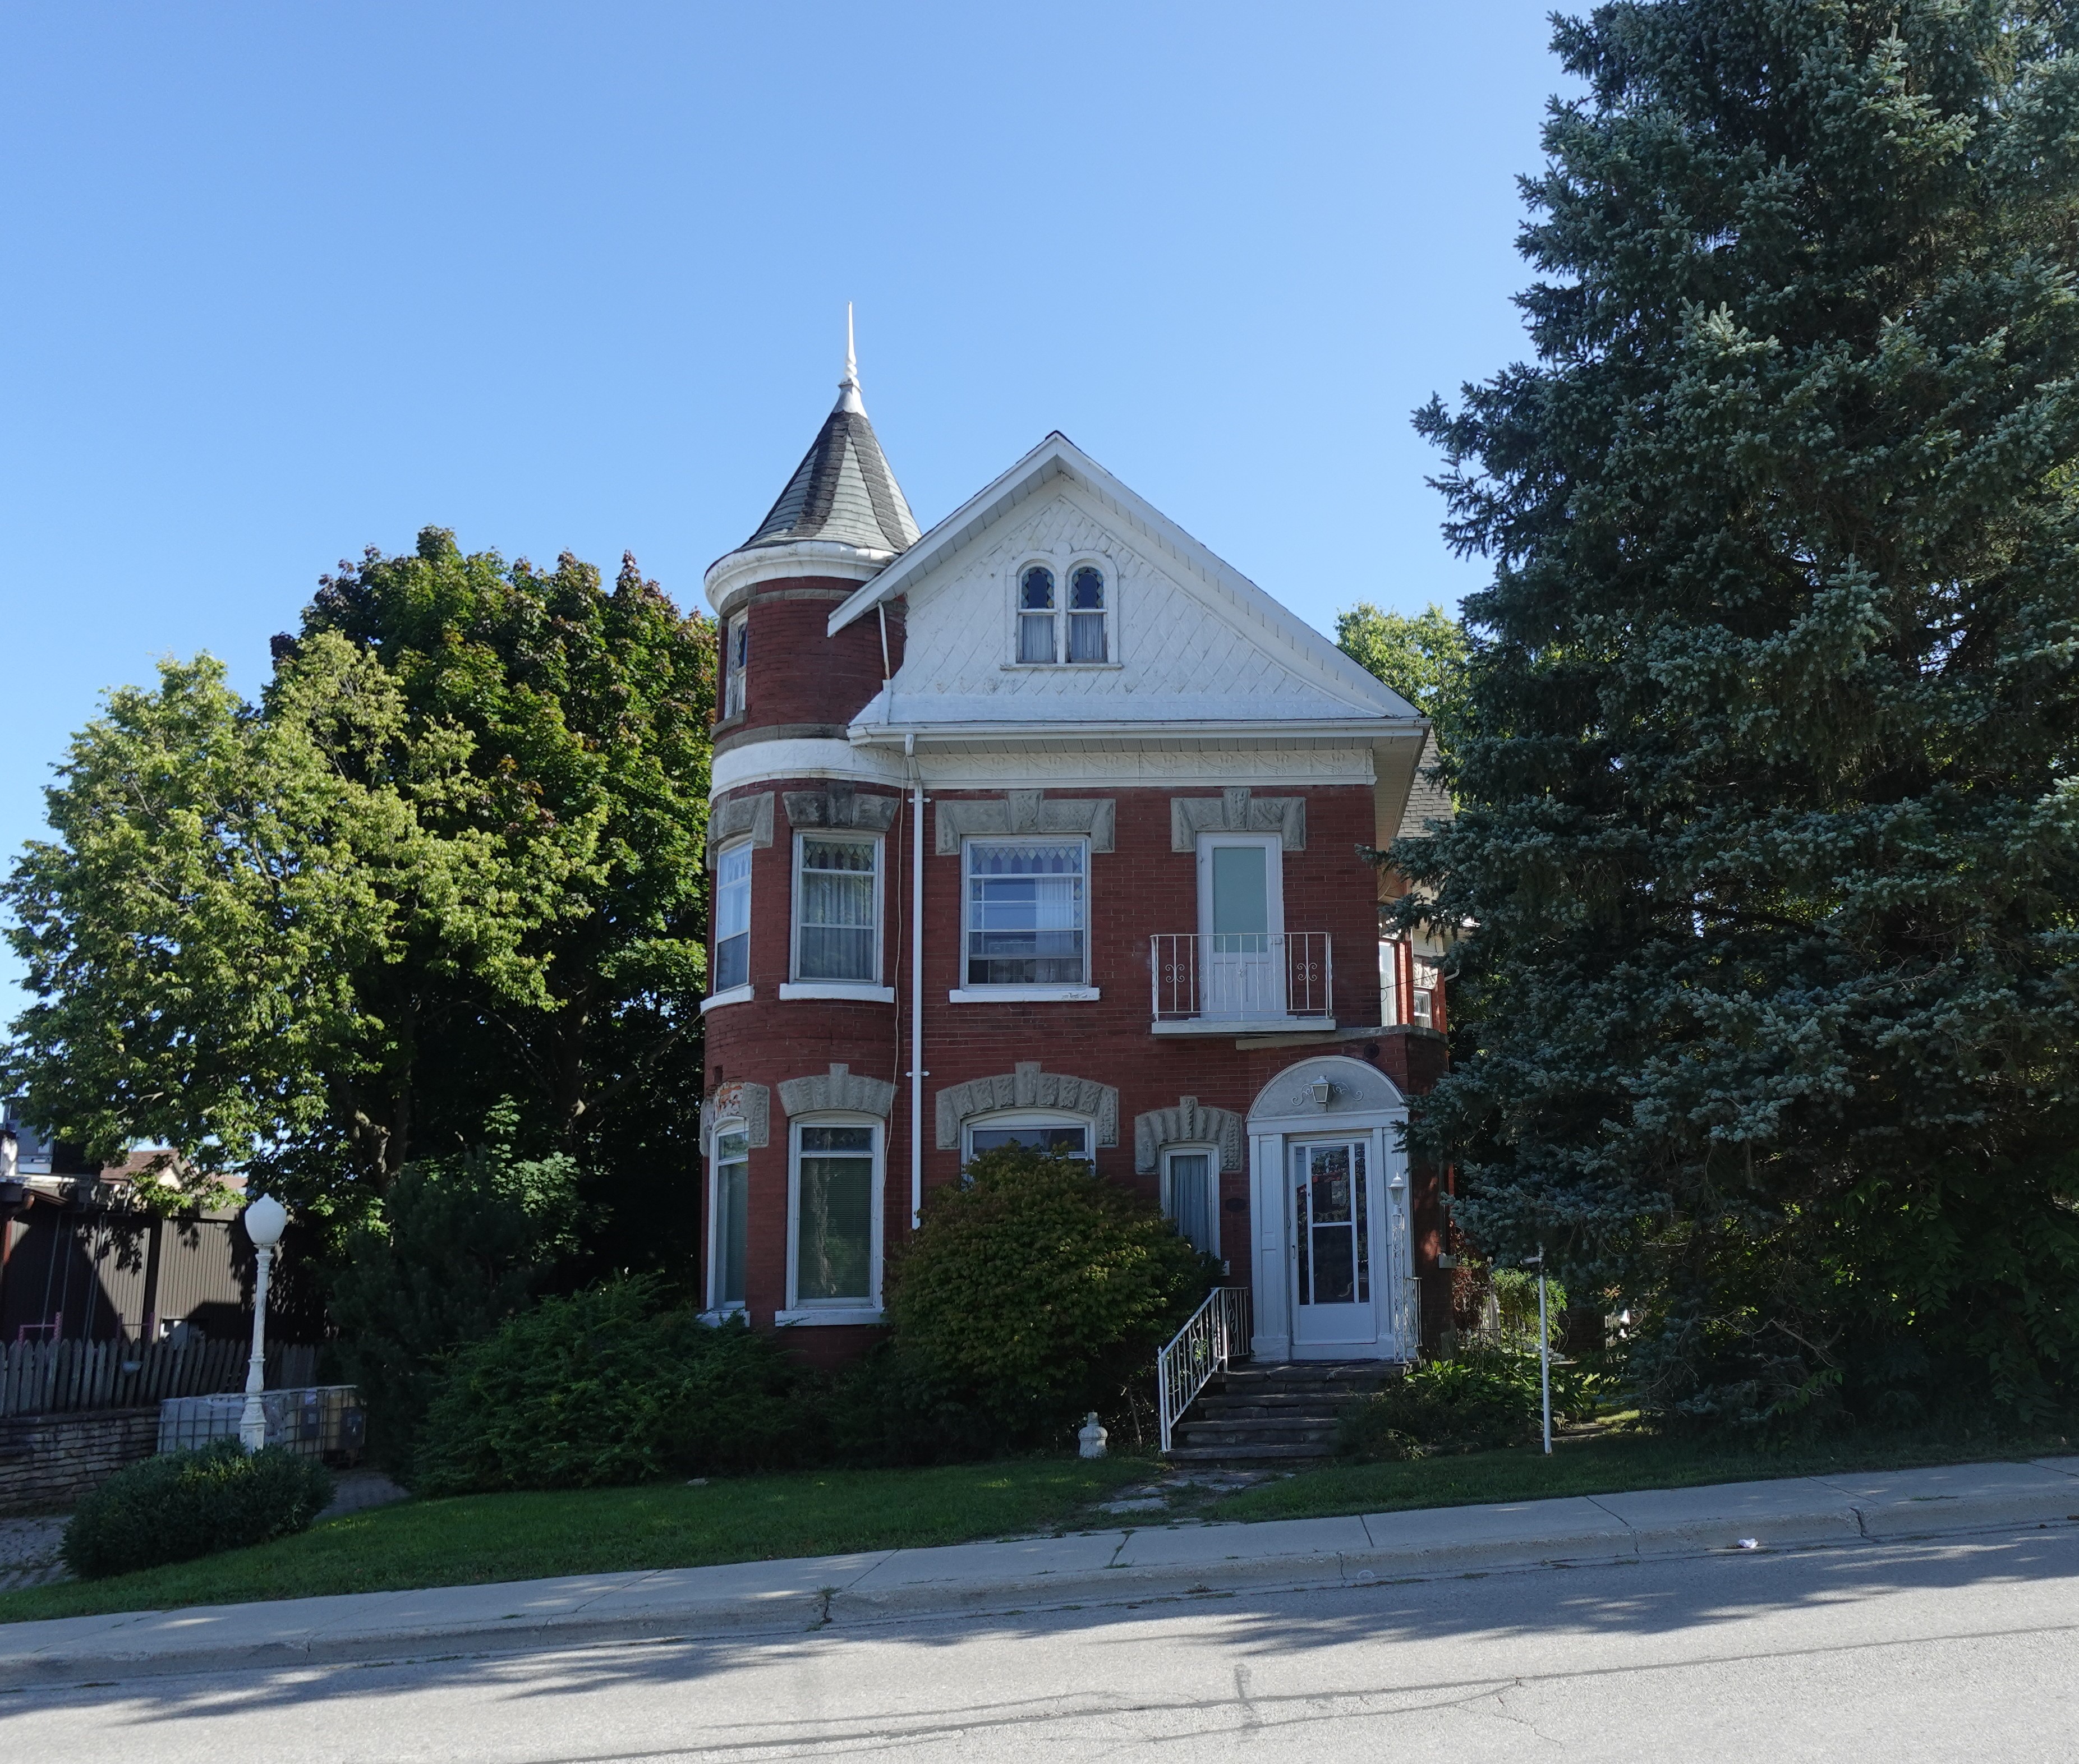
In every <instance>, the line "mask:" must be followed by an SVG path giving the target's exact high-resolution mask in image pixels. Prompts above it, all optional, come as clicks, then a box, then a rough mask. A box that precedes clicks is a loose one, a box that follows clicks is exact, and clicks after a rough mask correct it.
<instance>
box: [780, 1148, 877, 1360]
mask: <svg viewBox="0 0 2079 1764" xmlns="http://www.w3.org/2000/svg"><path fill="white" fill-rule="evenodd" d="M883 1131H884V1130H883V1127H882V1125H881V1122H879V1121H876V1120H872V1119H871V1118H861V1117H845V1118H819V1119H811V1120H807V1121H796V1122H792V1123H791V1124H790V1126H789V1129H788V1134H789V1147H790V1155H789V1171H788V1185H787V1187H788V1214H789V1219H788V1243H787V1290H788V1308H787V1310H786V1312H785V1313H784V1314H783V1315H782V1316H781V1317H780V1321H781V1322H782V1323H839V1322H842V1323H859V1322H869V1321H873V1320H876V1319H877V1318H878V1315H879V1313H880V1310H881V1159H882V1156H883V1155H884V1148H883V1144H882V1138H883Z"/></svg>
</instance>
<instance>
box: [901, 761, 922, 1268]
mask: <svg viewBox="0 0 2079 1764" xmlns="http://www.w3.org/2000/svg"><path fill="white" fill-rule="evenodd" d="M902 753H903V757H904V758H905V759H907V760H908V761H909V763H910V792H911V796H910V1230H911V1231H915V1230H916V1228H917V1222H918V1219H920V1218H922V1216H923V1213H924V774H923V771H922V768H920V767H918V763H917V737H916V735H915V734H914V733H912V734H907V735H905V736H904V737H903V738H902Z"/></svg>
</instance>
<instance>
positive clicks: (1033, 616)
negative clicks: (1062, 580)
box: [1018, 563, 1054, 662]
mask: <svg viewBox="0 0 2079 1764" xmlns="http://www.w3.org/2000/svg"><path fill="white" fill-rule="evenodd" d="M1018 658H1019V661H1021V662H1051V661H1052V660H1053V659H1054V572H1053V571H1052V570H1049V569H1048V568H1047V567H1046V566H1044V565H1043V564H1037V563H1035V564H1034V565H1033V566H1032V567H1031V569H1029V570H1027V571H1026V572H1025V574H1024V575H1022V576H1020V577H1019V580H1018Z"/></svg>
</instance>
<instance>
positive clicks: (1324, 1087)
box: [1307, 1072, 1336, 1109]
mask: <svg viewBox="0 0 2079 1764" xmlns="http://www.w3.org/2000/svg"><path fill="white" fill-rule="evenodd" d="M1335 1093H1336V1086H1335V1084H1334V1082H1333V1081H1332V1080H1331V1079H1330V1078H1329V1076H1328V1074H1327V1073H1326V1072H1323V1073H1322V1074H1321V1075H1320V1077H1318V1078H1316V1080H1315V1081H1313V1082H1312V1083H1311V1084H1310V1085H1307V1095H1309V1096H1310V1097H1312V1098H1313V1099H1314V1106H1315V1107H1316V1108H1317V1109H1325V1108H1327V1107H1328V1098H1329V1097H1332V1096H1333V1095H1334V1094H1335Z"/></svg>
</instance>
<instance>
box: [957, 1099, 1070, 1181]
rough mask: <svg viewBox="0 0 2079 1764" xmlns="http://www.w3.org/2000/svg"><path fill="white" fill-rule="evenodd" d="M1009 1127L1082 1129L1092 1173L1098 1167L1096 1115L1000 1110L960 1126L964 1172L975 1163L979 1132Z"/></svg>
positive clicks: (1068, 1111)
mask: <svg viewBox="0 0 2079 1764" xmlns="http://www.w3.org/2000/svg"><path fill="white" fill-rule="evenodd" d="M1006 1127H1081V1129H1082V1130H1083V1145H1084V1147H1085V1149H1086V1157H1087V1161H1088V1162H1089V1164H1090V1168H1091V1169H1093V1170H1095V1169H1096V1168H1097V1167H1098V1123H1097V1118H1096V1116H1094V1115H1088V1114H1076V1113H1075V1112H1074V1111H1073V1110H1068V1109H997V1110H992V1111H991V1112H990V1113H989V1114H977V1115H970V1116H969V1117H968V1118H967V1119H966V1120H964V1121H963V1122H961V1123H960V1168H962V1169H965V1168H967V1167H968V1164H972V1163H973V1162H974V1157H975V1148H974V1136H975V1130H976V1129H977V1128H980V1129H981V1131H983V1132H984V1133H988V1132H991V1131H1002V1129H1004V1128H1006Z"/></svg>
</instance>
